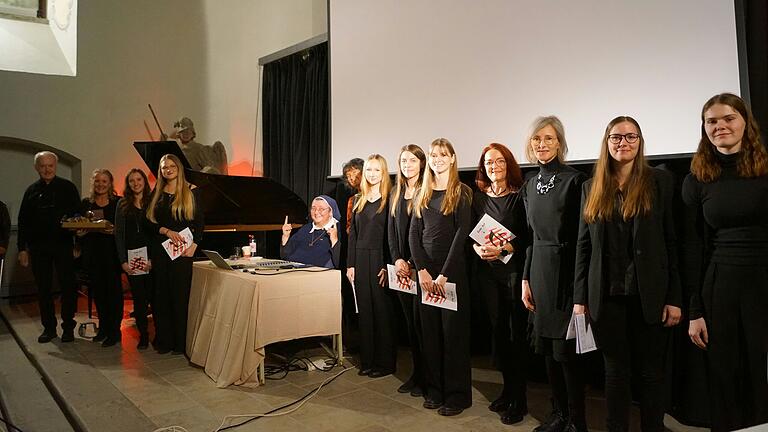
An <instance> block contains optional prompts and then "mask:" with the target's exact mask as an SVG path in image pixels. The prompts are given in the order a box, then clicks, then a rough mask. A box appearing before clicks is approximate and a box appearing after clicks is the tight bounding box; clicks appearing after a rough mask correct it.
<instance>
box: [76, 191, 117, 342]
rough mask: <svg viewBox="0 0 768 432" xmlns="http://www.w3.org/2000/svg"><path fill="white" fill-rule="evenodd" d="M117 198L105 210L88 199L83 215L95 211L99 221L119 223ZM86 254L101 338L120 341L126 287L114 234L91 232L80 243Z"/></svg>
mask: <svg viewBox="0 0 768 432" xmlns="http://www.w3.org/2000/svg"><path fill="white" fill-rule="evenodd" d="M117 200H118V198H117V197H112V198H110V199H109V203H107V205H106V206H104V207H102V206H99V205H97V204H96V203H95V202H92V201H91V200H90V199H84V200H83V202H82V212H83V214H85V212H88V211H91V212H93V213H94V216H95V218H96V219H106V220H108V221H109V222H111V223H112V224H114V223H115V210H116V208H117ZM80 243H81V245H82V250H83V264H84V265H85V269H86V271H87V272H88V276H89V277H90V280H91V284H90V286H89V289H92V290H93V300H94V302H95V303H96V310H97V311H98V313H99V336H98V337H97V340H98V339H100V338H101V337H106V338H107V339H110V340H112V341H120V323H121V322H122V320H123V287H122V283H121V281H120V262H119V261H118V259H117V248H116V247H115V236H114V234H105V233H100V232H89V233H87V234H86V235H85V236H83V238H82V239H81V240H80Z"/></svg>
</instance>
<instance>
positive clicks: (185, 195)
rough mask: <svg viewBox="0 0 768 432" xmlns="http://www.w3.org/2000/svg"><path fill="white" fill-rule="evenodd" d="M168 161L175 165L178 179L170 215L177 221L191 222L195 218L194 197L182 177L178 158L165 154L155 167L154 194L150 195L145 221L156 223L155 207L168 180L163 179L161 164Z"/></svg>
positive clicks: (181, 168) (182, 168)
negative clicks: (155, 181)
mask: <svg viewBox="0 0 768 432" xmlns="http://www.w3.org/2000/svg"><path fill="white" fill-rule="evenodd" d="M166 160H170V161H172V162H173V163H175V164H176V168H177V169H178V171H179V174H178V177H176V190H174V193H173V203H171V215H173V218H174V219H176V220H177V221H179V220H193V219H194V218H195V196H194V195H193V194H192V190H191V189H190V188H189V183H187V179H186V177H184V165H182V164H181V161H180V160H179V158H178V157H176V156H175V155H172V154H167V155H165V156H163V157H162V158H160V164H159V166H158V167H157V183H156V184H155V192H154V193H153V194H152V200H151V201H150V202H149V206H148V207H147V219H149V220H150V221H152V222H154V223H157V220H156V219H155V206H157V202H158V201H160V196H162V195H163V189H164V188H165V185H166V184H167V183H168V180H166V179H165V177H163V169H162V166H163V162H165V161H166Z"/></svg>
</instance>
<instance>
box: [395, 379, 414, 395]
mask: <svg viewBox="0 0 768 432" xmlns="http://www.w3.org/2000/svg"><path fill="white" fill-rule="evenodd" d="M414 388H416V384H414V383H413V381H411V380H408V381H406V382H404V383H403V385H401V386H400V387H398V388H397V392H398V393H410V392H412V391H413V389H414Z"/></svg>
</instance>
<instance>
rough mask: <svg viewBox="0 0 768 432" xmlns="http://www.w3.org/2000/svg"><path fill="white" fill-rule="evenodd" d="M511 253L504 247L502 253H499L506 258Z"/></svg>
mask: <svg viewBox="0 0 768 432" xmlns="http://www.w3.org/2000/svg"><path fill="white" fill-rule="evenodd" d="M510 253H511V252H509V251H508V250H507V249H506V248H505V247H504V246H502V247H501V252H499V255H501V256H503V257H505V256H507V255H509V254H510Z"/></svg>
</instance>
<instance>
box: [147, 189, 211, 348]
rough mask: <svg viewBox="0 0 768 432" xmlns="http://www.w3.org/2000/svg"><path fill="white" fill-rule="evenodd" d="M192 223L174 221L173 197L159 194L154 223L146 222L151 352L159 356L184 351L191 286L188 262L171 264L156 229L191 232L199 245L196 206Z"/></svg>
mask: <svg viewBox="0 0 768 432" xmlns="http://www.w3.org/2000/svg"><path fill="white" fill-rule="evenodd" d="M194 195H195V210H194V216H193V218H192V220H187V219H181V220H177V219H176V218H175V217H174V215H172V213H171V204H172V203H173V198H174V196H173V194H169V193H166V192H163V193H162V194H161V196H160V199H159V200H158V201H157V204H156V205H155V209H154V210H155V212H154V213H155V220H156V221H157V223H152V222H149V221H148V232H150V233H152V237H151V243H150V246H151V252H150V253H151V256H152V267H153V273H154V282H155V304H154V305H153V309H152V313H153V316H154V318H155V348H156V349H157V350H158V351H160V352H167V351H169V350H173V351H174V352H175V353H183V352H185V351H186V337H187V308H188V306H189V291H190V288H191V285H192V258H191V257H184V256H181V257H178V258H176V259H175V260H173V261H171V259H170V257H169V256H168V254H167V253H166V251H165V249H163V246H162V243H163V242H164V241H165V240H167V239H168V237H166V236H164V235H161V234H160V228H163V227H164V228H168V229H170V230H172V231H176V232H181V231H182V230H184V228H189V229H190V231H192V235H193V240H192V241H193V242H194V243H196V244H197V245H200V241H201V240H202V238H203V228H204V225H203V212H202V209H200V206H199V205H197V203H199V202H200V200H199V197H198V196H197V194H196V193H195V194H194Z"/></svg>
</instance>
